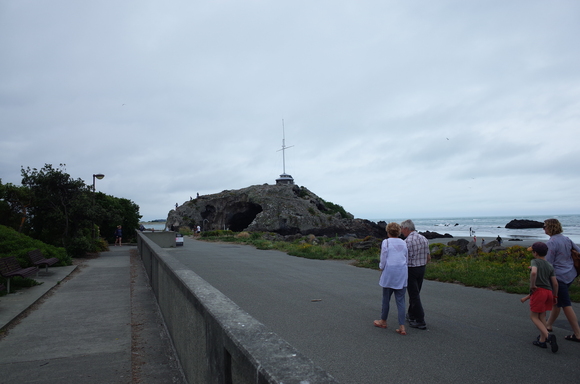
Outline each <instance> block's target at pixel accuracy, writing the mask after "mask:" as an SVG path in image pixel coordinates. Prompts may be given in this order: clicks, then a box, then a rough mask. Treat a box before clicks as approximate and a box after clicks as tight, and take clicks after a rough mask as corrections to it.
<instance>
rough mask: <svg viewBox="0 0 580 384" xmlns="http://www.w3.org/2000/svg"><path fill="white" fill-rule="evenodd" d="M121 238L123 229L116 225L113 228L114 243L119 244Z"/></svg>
mask: <svg viewBox="0 0 580 384" xmlns="http://www.w3.org/2000/svg"><path fill="white" fill-rule="evenodd" d="M122 239H123V230H122V229H121V226H120V225H117V229H115V245H117V244H118V245H119V246H121V245H122V244H121V240H122Z"/></svg>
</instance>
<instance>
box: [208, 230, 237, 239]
mask: <svg viewBox="0 0 580 384" xmlns="http://www.w3.org/2000/svg"><path fill="white" fill-rule="evenodd" d="M233 235H234V233H233V232H232V231H230V230H229V229H227V230H222V229H217V230H215V231H205V232H202V233H201V237H221V236H233Z"/></svg>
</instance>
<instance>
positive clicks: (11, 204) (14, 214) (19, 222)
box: [0, 179, 32, 232]
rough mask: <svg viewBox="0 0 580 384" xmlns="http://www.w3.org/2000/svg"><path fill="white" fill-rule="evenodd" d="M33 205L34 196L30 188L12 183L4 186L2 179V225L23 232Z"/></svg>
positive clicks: (0, 213) (0, 182) (0, 206)
mask: <svg viewBox="0 0 580 384" xmlns="http://www.w3.org/2000/svg"><path fill="white" fill-rule="evenodd" d="M31 205H32V196H31V194H30V190H29V189H28V188H26V187H19V186H16V185H13V184H11V183H8V184H6V185H3V184H2V180H1V179H0V225H5V226H8V227H12V228H14V229H16V230H18V232H22V231H23V230H24V225H25V224H26V218H27V216H28V208H29V207H30V206H31Z"/></svg>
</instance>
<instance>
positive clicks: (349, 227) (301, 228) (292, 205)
mask: <svg viewBox="0 0 580 384" xmlns="http://www.w3.org/2000/svg"><path fill="white" fill-rule="evenodd" d="M197 225H199V226H200V227H202V228H203V230H213V229H230V230H232V231H235V232H240V231H261V232H274V233H278V234H280V235H293V234H298V233H300V234H303V235H308V234H313V235H316V236H323V235H327V236H342V235H345V234H352V235H355V236H356V237H359V238H364V237H366V236H373V237H379V238H383V237H385V225H386V223H384V222H379V223H378V224H377V223H374V222H372V221H369V220H363V219H355V218H354V216H353V215H352V214H350V213H348V212H346V211H345V210H344V209H343V208H342V207H340V206H338V205H335V204H333V203H329V202H326V201H324V200H323V199H321V198H320V197H318V196H316V195H315V194H314V193H312V192H311V191H309V190H308V189H307V188H305V187H299V186H297V185H268V184H264V185H254V186H251V187H247V188H243V189H238V190H226V191H223V192H220V193H216V194H212V195H203V196H199V197H197V198H196V199H192V200H190V201H187V202H185V203H184V204H183V205H181V206H178V207H177V208H176V209H175V210H171V211H170V212H169V215H168V217H167V226H168V227H172V226H173V227H174V228H178V227H180V226H190V227H194V226H197Z"/></svg>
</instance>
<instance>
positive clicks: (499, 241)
mask: <svg viewBox="0 0 580 384" xmlns="http://www.w3.org/2000/svg"><path fill="white" fill-rule="evenodd" d="M496 240H497V243H498V244H499V245H500V246H501V243H502V241H503V239H502V238H501V237H500V236H499V235H497V238H496Z"/></svg>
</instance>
